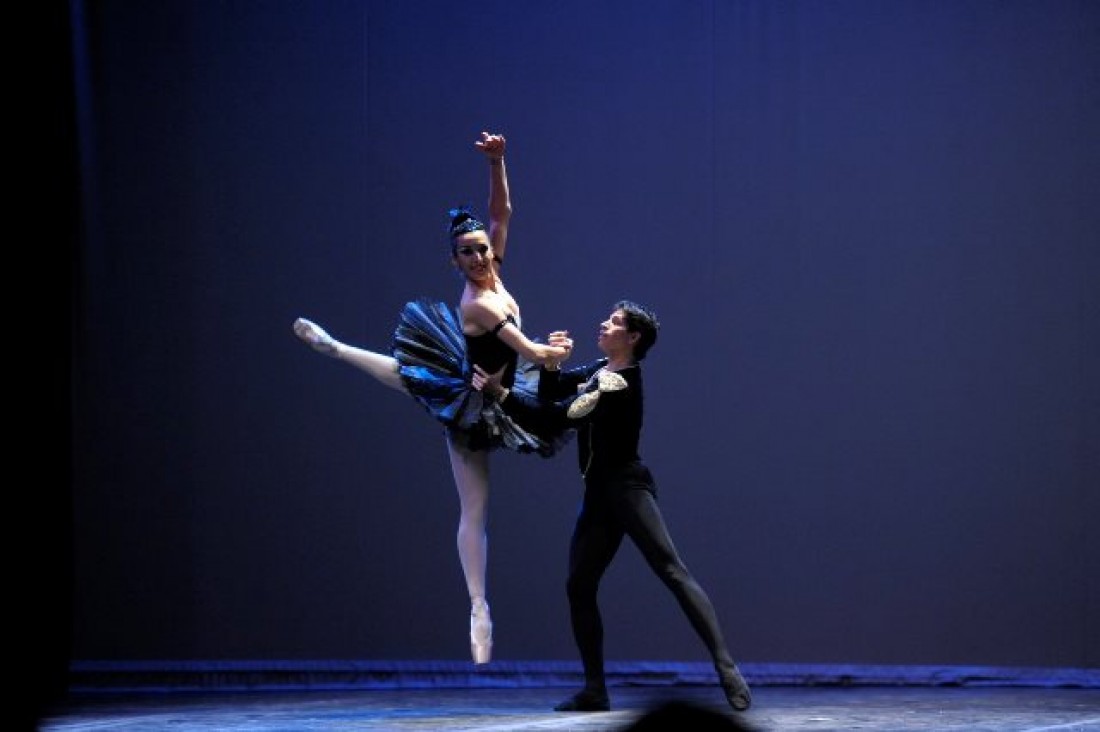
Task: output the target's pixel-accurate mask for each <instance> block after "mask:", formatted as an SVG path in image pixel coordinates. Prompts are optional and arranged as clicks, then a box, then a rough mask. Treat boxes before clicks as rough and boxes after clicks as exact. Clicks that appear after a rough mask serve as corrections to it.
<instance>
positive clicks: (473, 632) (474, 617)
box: [470, 597, 493, 664]
mask: <svg viewBox="0 0 1100 732" xmlns="http://www.w3.org/2000/svg"><path fill="white" fill-rule="evenodd" d="M470 655H471V656H473V659H474V663H478V664H481V663H489V661H490V660H492V657H493V621H492V618H490V617H489V603H488V602H486V601H485V599H484V598H481V597H478V598H475V599H474V600H473V601H472V604H471V606H470Z"/></svg>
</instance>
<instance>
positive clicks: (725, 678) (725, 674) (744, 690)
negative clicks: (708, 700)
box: [718, 666, 752, 712]
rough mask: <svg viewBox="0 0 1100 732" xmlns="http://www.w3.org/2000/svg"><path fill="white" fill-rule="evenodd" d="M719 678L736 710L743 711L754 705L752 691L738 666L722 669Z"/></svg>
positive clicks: (731, 704) (728, 699) (730, 703)
mask: <svg viewBox="0 0 1100 732" xmlns="http://www.w3.org/2000/svg"><path fill="white" fill-rule="evenodd" d="M718 679H719V683H721V684H722V691H724V692H725V693H726V701H727V702H729V705H730V706H731V707H733V708H734V710H735V711H738V712H743V711H745V710H746V709H748V708H749V707H750V706H752V692H750V691H749V685H748V683H747V682H746V681H745V679H744V677H743V676H741V672H740V671H739V670H738V669H737V667H736V666H734V667H733V668H732V669H722V670H720V671H719V672H718Z"/></svg>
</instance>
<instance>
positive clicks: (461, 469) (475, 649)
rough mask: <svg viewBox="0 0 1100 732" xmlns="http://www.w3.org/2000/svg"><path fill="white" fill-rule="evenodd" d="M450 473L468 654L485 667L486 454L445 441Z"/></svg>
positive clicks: (488, 650) (488, 639)
mask: <svg viewBox="0 0 1100 732" xmlns="http://www.w3.org/2000/svg"><path fill="white" fill-rule="evenodd" d="M447 451H448V454H449V456H450V458H451V472H452V473H454V480H455V487H456V488H457V489H458V500H459V505H460V508H461V514H460V516H459V519H458V558H459V561H460V562H461V563H462V572H463V574H464V575H465V577H466V589H467V590H468V591H469V593H470V653H471V655H472V656H473V660H474V663H479V664H480V663H488V662H489V660H490V659H491V658H492V651H493V621H492V619H491V617H490V615H489V603H488V602H487V601H486V599H485V598H486V595H485V576H486V565H487V559H488V546H489V538H488V533H487V532H486V523H487V521H488V508H489V506H488V503H489V453H488V452H486V451H471V450H467V449H466V448H464V447H462V446H461V445H457V444H455V442H454V440H451V439H448V440H447Z"/></svg>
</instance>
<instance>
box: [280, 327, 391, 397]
mask: <svg viewBox="0 0 1100 732" xmlns="http://www.w3.org/2000/svg"><path fill="white" fill-rule="evenodd" d="M294 334H295V335H297V336H298V337H299V338H301V339H302V340H303V341H305V342H306V343H307V344H308V345H309V346H311V347H312V348H313V350H315V351H317V352H318V353H323V354H325V355H326V356H331V357H332V358H335V359H337V360H339V361H344V362H346V363H348V364H351V365H352V366H354V367H355V368H357V369H359V370H360V371H365V372H367V373H368V374H370V375H371V376H373V377H374V378H375V379H377V380H378V381H380V382H381V383H382V384H384V385H386V386H388V387H390V388H391V389H396V390H397V391H401V392H407V390H406V389H405V385H404V383H402V381H401V374H400V373H399V372H398V363H397V359H395V358H394V357H393V356H387V355H386V354H384V353H376V352H375V351H368V350H366V349H365V348H358V347H356V346H349V345H348V344H347V343H342V342H340V341H338V340H336V339H335V338H333V337H332V336H330V335H329V334H328V333H326V332H325V330H324V328H322V327H321V326H319V325H317V324H316V323H314V322H313V321H311V320H306V319H305V318H298V319H297V320H295V321H294Z"/></svg>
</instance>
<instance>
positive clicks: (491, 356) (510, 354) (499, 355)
mask: <svg viewBox="0 0 1100 732" xmlns="http://www.w3.org/2000/svg"><path fill="white" fill-rule="evenodd" d="M508 323H511V324H512V325H516V319H515V318H514V317H513V316H511V315H509V316H508V317H507V318H505V319H504V320H502V321H500V323H498V324H497V327H495V328H493V329H492V330H490V331H487V332H485V333H482V334H481V335H476V336H471V335H466V334H463V338H465V339H466V358H467V359H468V360H469V362H470V363H471V364H477V365H478V366H480V367H481V368H483V369H485V370H486V371H488V372H489V373H490V374H495V373H496V372H497V371H500V369H501V367H502V366H505V365H507V367H508V368H507V370H506V371H505V372H504V375H503V376H502V377H501V380H500V383H501V384H503V385H504V386H506V387H508V388H511V387H512V385H513V384H514V383H515V380H516V361H517V359H518V356H517V354H516V352H515V351H513V350H512V347H511V346H509V345H508V344H506V343H504V342H503V341H502V340H500V338H498V337H497V333H498V332H499V331H500V329H501V328H503V327H504V326H505V325H507V324H508ZM517 327H518V326H517Z"/></svg>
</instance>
